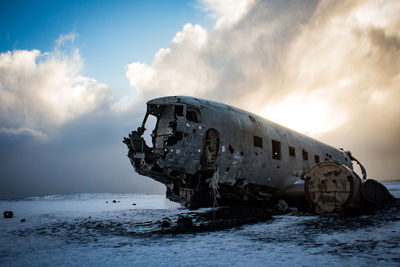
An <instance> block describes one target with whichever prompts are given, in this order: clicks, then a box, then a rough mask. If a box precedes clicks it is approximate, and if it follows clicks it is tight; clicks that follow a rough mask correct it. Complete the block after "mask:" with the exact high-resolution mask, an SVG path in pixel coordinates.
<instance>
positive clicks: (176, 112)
mask: <svg viewBox="0 0 400 267" xmlns="http://www.w3.org/2000/svg"><path fill="white" fill-rule="evenodd" d="M176 116H183V106H182V105H176V106H175V110H174V117H175V119H176Z"/></svg>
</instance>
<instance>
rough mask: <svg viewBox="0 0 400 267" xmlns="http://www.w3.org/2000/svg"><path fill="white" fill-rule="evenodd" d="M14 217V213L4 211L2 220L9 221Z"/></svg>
mask: <svg viewBox="0 0 400 267" xmlns="http://www.w3.org/2000/svg"><path fill="white" fill-rule="evenodd" d="M13 216H14V213H13V212H12V211H10V210H6V211H5V212H4V218H5V219H10V218H12V217H13Z"/></svg>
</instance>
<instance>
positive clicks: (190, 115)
mask: <svg viewBox="0 0 400 267" xmlns="http://www.w3.org/2000/svg"><path fill="white" fill-rule="evenodd" d="M186 119H187V120H188V121H192V122H196V123H199V122H201V113H200V110H198V109H197V108H192V107H188V108H187V110H186Z"/></svg>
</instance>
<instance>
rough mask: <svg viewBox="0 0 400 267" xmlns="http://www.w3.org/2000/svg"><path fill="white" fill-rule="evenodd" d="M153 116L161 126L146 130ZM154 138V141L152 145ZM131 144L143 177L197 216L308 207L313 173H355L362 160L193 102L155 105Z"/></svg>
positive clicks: (244, 115) (251, 117) (178, 99)
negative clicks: (229, 208)
mask: <svg viewBox="0 0 400 267" xmlns="http://www.w3.org/2000/svg"><path fill="white" fill-rule="evenodd" d="M151 116H154V118H155V119H156V121H157V122H156V125H155V127H154V129H146V127H147V128H149V127H148V126H147V124H148V123H147V121H148V118H149V117H151ZM146 131H147V132H148V133H151V141H148V142H147V143H146V142H145V140H144V138H143V136H144V134H145V132H146ZM124 143H125V144H126V145H127V147H128V149H129V152H128V157H129V158H130V161H131V163H132V165H133V166H134V168H135V170H136V171H137V172H138V173H139V174H142V175H145V176H148V177H151V178H153V179H155V180H157V181H159V182H161V183H163V184H165V185H166V188H167V197H168V198H169V199H170V200H173V201H176V202H180V203H181V204H183V205H184V206H186V207H191V208H196V207H202V206H213V205H216V204H220V205H235V204H240V205H243V204H245V205H276V204H278V202H279V200H281V199H283V200H285V201H286V202H287V203H289V204H292V203H294V204H298V203H306V198H305V193H304V180H305V177H306V174H307V173H309V171H310V169H312V168H313V167H314V166H316V165H317V164H320V163H321V162H336V163H338V164H340V165H341V166H343V167H344V168H347V169H348V170H352V169H353V165H352V160H354V158H353V157H352V156H351V154H350V153H349V152H344V151H342V150H339V149H336V148H333V147H331V146H329V145H326V144H324V143H321V142H319V141H317V140H314V139H312V138H309V137H307V136H305V135H302V134H299V133H297V132H295V131H292V130H290V129H288V128H286V127H283V126H281V125H278V124H276V123H273V122H271V121H268V120H266V119H264V118H262V117H260V116H257V115H256V114H252V113H250V112H247V111H244V110H241V109H238V108H234V107H231V106H228V105H225V104H221V103H217V102H212V101H207V100H202V99H197V98H192V97H185V96H171V97H163V98H157V99H153V100H151V101H149V102H147V112H146V115H145V118H144V120H143V123H142V125H141V126H140V127H139V128H138V129H137V130H136V131H133V132H132V133H131V134H129V136H128V138H125V139H124ZM365 175H366V174H365ZM341 182H343V183H344V184H343V186H347V184H346V182H345V181H341ZM346 188H347V187H346ZM346 194H347V195H346ZM348 194H350V192H347V191H344V192H343V196H342V198H340V196H341V195H340V194H339V193H338V194H337V196H336V199H337V200H338V201H344V200H343V199H347V198H348ZM346 196H347V198H346ZM334 210H335V209H334Z"/></svg>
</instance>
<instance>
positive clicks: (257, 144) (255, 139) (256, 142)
mask: <svg viewBox="0 0 400 267" xmlns="http://www.w3.org/2000/svg"><path fill="white" fill-rule="evenodd" d="M253 142H254V146H255V147H262V138H261V137H259V136H253Z"/></svg>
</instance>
